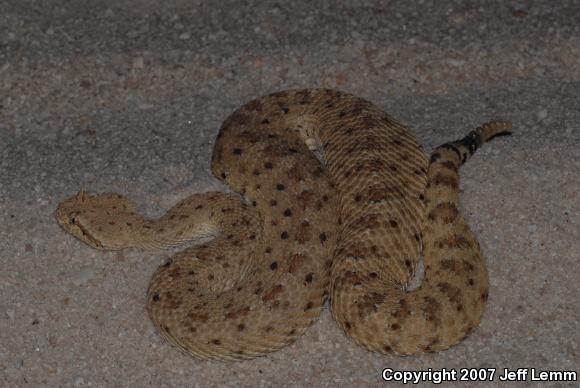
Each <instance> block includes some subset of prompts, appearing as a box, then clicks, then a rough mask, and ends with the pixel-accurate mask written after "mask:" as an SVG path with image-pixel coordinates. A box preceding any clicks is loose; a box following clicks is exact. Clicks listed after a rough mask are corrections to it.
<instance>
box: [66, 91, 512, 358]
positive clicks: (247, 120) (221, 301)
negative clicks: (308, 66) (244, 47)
mask: <svg viewBox="0 0 580 388" xmlns="http://www.w3.org/2000/svg"><path fill="white" fill-rule="evenodd" d="M509 128H510V124H509V123H506V122H491V123H487V124H485V125H483V126H481V127H479V128H477V129H476V130H474V131H472V132H471V133H470V134H469V135H468V136H466V137H465V138H463V139H462V140H459V141H456V142H452V143H447V144H444V145H442V146H440V147H438V148H436V149H435V151H434V152H433V154H432V156H431V160H430V162H428V161H427V158H426V157H425V154H424V152H423V151H422V149H421V147H420V146H419V145H418V144H417V142H416V140H415V138H414V136H413V134H412V133H411V132H410V131H409V130H408V129H407V127H406V126H404V125H402V124H401V123H399V122H398V121H396V120H394V119H393V118H391V117H390V116H389V115H387V114H386V113H384V112H382V111H381V110H380V109H379V108H377V107H376V106H375V105H373V104H372V103H370V102H368V101H366V100H363V99H361V98H358V97H355V96H352V95H350V94H346V93H344V92H340V91H335V90H326V89H307V90H290V91H284V92H279V93H275V94H272V95H269V96H265V97H262V98H260V99H257V100H254V101H252V102H250V103H248V104H246V105H244V106H243V107H241V108H239V109H238V110H236V111H235V112H234V113H233V114H232V115H231V116H230V117H229V118H228V119H227V120H226V121H225V123H224V124H223V126H222V128H221V130H220V132H219V134H218V137H217V140H216V144H215V148H214V152H213V160H212V171H213V173H214V175H215V176H216V177H217V178H219V179H221V180H223V181H225V182H226V183H227V184H228V185H229V186H230V187H231V189H232V190H233V191H234V192H236V193H237V194H228V193H220V192H211V193H201V194H195V195H192V196H191V197H189V198H186V199H184V200H183V201H181V202H180V203H178V204H177V205H176V206H174V207H173V208H172V209H171V210H169V211H168V212H167V213H166V214H165V215H164V216H163V217H161V218H159V219H157V220H150V219H145V218H143V217H142V216H140V215H139V214H136V207H135V205H134V204H133V203H132V202H131V201H129V200H128V199H126V198H125V197H123V196H121V195H119V194H114V193H104V194H100V195H96V196H90V195H88V194H85V193H84V192H80V193H79V194H77V195H75V196H73V197H71V198H69V199H67V200H66V201H64V202H62V203H61V204H60V205H59V207H58V209H57V210H56V213H55V215H56V219H57V220H58V223H59V224H60V225H61V226H62V227H63V228H64V229H65V230H66V231H67V232H69V233H71V234H72V235H74V236H75V237H77V238H79V239H80V240H82V241H83V242H85V243H87V244H89V245H90V246H92V247H95V248H98V249H106V250H113V249H124V248H131V247H137V248H143V249H160V248H168V247H173V246H180V245H184V244H189V245H188V247H186V248H185V249H184V250H182V251H180V252H179V253H177V254H176V255H175V256H173V257H172V258H171V259H170V260H169V261H167V263H166V264H164V265H162V266H161V267H159V269H158V270H157V271H156V272H155V274H154V275H153V278H152V280H151V283H150V286H149V291H148V297H147V299H148V301H147V303H148V311H149V315H150V317H151V319H152V321H153V322H154V324H155V326H156V327H157V329H158V330H159V332H160V333H161V334H162V335H163V336H164V337H165V338H166V339H168V340H169V341H170V342H171V343H172V344H174V345H176V346H177V347H178V348H180V349H181V350H183V351H185V352H186V353H188V354H190V355H193V356H195V357H198V358H202V359H215V360H241V359H249V358H253V357H257V356H261V355H264V354H266V353H269V352H271V351H274V350H276V349H279V348H281V347H283V346H285V345H288V344H289V343H291V342H293V341H294V340H295V339H296V338H298V337H299V336H300V335H301V334H302V333H304V331H305V330H306V329H307V328H308V327H309V326H310V325H311V324H312V323H313V322H314V321H315V320H316V319H317V317H318V316H319V314H320V311H321V309H322V306H323V303H324V301H325V299H326V298H327V297H330V301H331V303H330V305H331V310H332V315H333V317H334V319H335V320H336V321H337V322H338V325H339V326H340V327H341V328H342V329H343V330H344V331H345V332H346V334H347V335H349V336H350V337H351V338H352V339H354V341H355V342H356V343H358V344H360V345H362V346H363V347H365V348H367V349H369V350H372V351H375V352H380V353H390V352H392V353H396V354H400V355H410V354H415V353H421V352H427V351H437V350H443V349H446V348H448V347H450V346H452V345H454V344H456V343H457V342H459V341H461V340H462V339H463V338H464V337H465V336H466V335H467V334H469V333H470V332H471V331H472V330H473V329H474V328H475V327H476V326H477V325H478V323H479V321H480V319H481V315H482V313H483V310H484V307H485V303H486V300H487V296H488V275H487V270H486V267H485V263H484V259H483V257H482V254H481V252H480V248H479V244H478V242H477V240H476V239H475V236H474V235H473V233H472V232H471V231H470V229H469V227H468V225H467V224H466V222H465V221H464V219H463V217H462V215H461V214H460V212H459V210H458V209H459V205H458V201H459V199H458V190H459V189H458V179H459V177H458V170H459V167H460V165H462V164H463V163H465V161H466V160H467V159H468V158H469V157H470V156H471V155H472V154H473V153H474V152H475V150H476V149H477V148H478V147H479V146H480V145H481V144H482V143H484V142H485V141H487V140H489V139H490V138H491V137H493V136H495V135H498V134H504V133H507V130H508V129H509ZM421 255H422V256H423V257H424V259H423V260H424V269H425V276H424V279H423V281H422V284H421V285H420V286H419V287H418V288H417V289H414V290H409V284H410V282H411V280H412V279H413V276H414V273H415V269H416V265H417V263H418V261H419V259H420V257H421Z"/></svg>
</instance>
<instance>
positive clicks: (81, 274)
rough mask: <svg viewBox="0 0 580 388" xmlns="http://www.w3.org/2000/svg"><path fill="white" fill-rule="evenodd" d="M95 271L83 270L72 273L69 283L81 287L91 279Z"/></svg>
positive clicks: (90, 269)
mask: <svg viewBox="0 0 580 388" xmlns="http://www.w3.org/2000/svg"><path fill="white" fill-rule="evenodd" d="M94 275H95V271H94V270H93V269H92V268H83V269H80V270H77V271H75V272H73V273H72V275H71V281H72V282H73V284H74V285H75V286H77V287H78V286H82V285H83V284H85V283H87V282H88V281H89V280H91V279H92V278H93V276H94Z"/></svg>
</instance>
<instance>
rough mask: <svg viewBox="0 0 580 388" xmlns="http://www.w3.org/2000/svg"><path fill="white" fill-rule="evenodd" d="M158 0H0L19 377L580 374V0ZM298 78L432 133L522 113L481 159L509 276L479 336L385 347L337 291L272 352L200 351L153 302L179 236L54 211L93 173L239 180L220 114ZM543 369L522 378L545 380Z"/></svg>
mask: <svg viewBox="0 0 580 388" xmlns="http://www.w3.org/2000/svg"><path fill="white" fill-rule="evenodd" d="M156 3H157V2H154V1H146V0H142V1H130V2H129V1H126V2H124V3H123V2H122V3H119V2H116V1H105V0H101V1H93V2H91V3H90V4H91V5H90V7H89V6H86V4H89V3H86V2H71V1H64V0H55V1H23V0H3V1H0V9H1V11H0V163H1V165H0V195H1V199H0V219H2V223H1V225H0V247H1V248H0V252H1V253H0V386H3V387H16V386H33V387H38V386H47V387H69V386H75V387H85V386H92V387H146V386H152V387H173V386H192V387H206V386H210V387H214V386H215V387H226V386H307V385H308V386H333V387H334V386H359V387H365V386H382V385H385V384H386V383H385V382H383V381H382V379H381V371H382V370H383V369H384V368H392V369H394V370H399V371H402V370H406V371H411V370H428V368H432V369H433V370H439V369H441V368H447V369H454V370H457V371H459V370H460V368H495V369H496V375H495V376H494V381H493V382H492V383H491V385H500V381H499V375H501V374H503V369H504V368H510V369H513V370H515V369H517V368H537V370H547V371H560V370H576V372H580V367H579V365H580V341H579V340H580V323H579V322H580V290H579V287H578V284H580V272H579V269H578V268H579V266H578V263H579V259H580V243H579V241H578V240H579V237H580V233H579V231H580V230H579V226H578V224H579V216H578V215H579V214H580V209H579V208H580V124H579V123H580V110H579V109H578V108H579V106H580V92H579V90H580V60H579V58H580V5H579V3H578V2H574V1H562V2H552V1H520V2H514V3H510V2H501V1H497V2H493V1H486V2H481V5H477V4H476V6H473V5H466V3H464V2H460V1H455V2H448V1H434V0H433V1H427V0H425V1H417V2H406V1H390V2H383V3H381V2H372V1H358V2H357V1H352V2H351V1H336V2H328V1H324V2H322V1H321V2H310V1H303V0H299V1H292V2H280V3H276V4H275V3H274V2H270V3H268V5H265V4H264V2H260V1H237V2H236V1H215V2H203V3H202V2H201V1H181V2H180V1H166V2H163V4H164V5H163V8H158V6H156V5H155V4H156ZM210 3H211V4H210ZM470 3H474V4H475V3H477V2H470ZM556 3H557V4H559V6H557V7H556V6H555V5H554V4H556ZM294 87H332V88H340V89H343V90H346V91H349V92H352V93H355V94H358V95H360V96H363V97H366V98H368V99H371V100H372V101H374V102H375V103H377V104H378V105H379V106H381V107H383V108H384V109H385V110H386V111H388V112H389V113H391V114H392V115H393V116H395V117H398V118H400V119H401V120H403V121H405V122H407V123H409V124H410V125H411V126H412V127H413V128H414V130H415V131H416V133H417V136H418V138H419V140H420V141H421V143H422V144H424V145H425V148H426V149H427V150H431V149H432V148H433V147H434V146H436V145H438V144H440V143H443V142H445V141H447V140H453V139H455V138H457V137H459V136H461V135H462V134H465V133H466V132H467V131H468V130H470V129H471V128H473V127H474V126H476V125H478V124H480V123H482V122H484V121H486V120H489V119H491V118H505V119H509V120H511V121H513V123H514V127H515V131H516V132H515V133H514V135H513V136H511V137H508V138H500V139H497V140H495V141H494V142H493V143H491V144H490V145H488V146H487V147H484V148H483V149H482V150H481V151H480V152H479V153H478V154H477V155H476V156H475V157H474V158H473V159H472V160H471V161H470V162H469V163H468V165H466V166H465V168H464V169H463V170H462V182H461V189H462V206H463V209H464V212H465V215H466V218H467V219H468V221H469V223H470V225H471V226H472V228H473V229H474V231H475V232H476V234H477V236H478V237H479V240H480V242H481V246H482V249H483V251H484V252H485V255H486V257H487V262H488V266H489V271H490V277H491V293H490V298H489V305H488V309H487V311H486V313H485V316H484V319H483V322H482V323H481V326H480V327H479V328H478V329H477V330H476V331H475V332H474V333H473V334H472V335H471V336H470V337H469V338H468V339H467V340H465V341H464V342H462V343H461V344H459V345H458V346H456V347H454V348H452V349H450V350H448V351H445V352H442V353H437V354H428V355H422V356H418V357H406V358H400V357H396V356H382V355H376V354H372V353H369V352H367V351H365V350H363V349H361V348H359V347H357V346H355V345H354V344H353V343H352V342H351V341H350V340H349V339H347V338H346V337H345V336H344V335H343V334H342V332H341V331H340V330H339V329H338V328H337V326H336V325H335V323H334V322H333V321H332V319H331V316H330V313H329V311H328V309H326V310H325V311H324V312H323V314H322V316H321V319H320V321H319V322H318V323H316V324H315V325H314V326H313V327H312V328H311V329H310V330H309V331H308V332H307V334H306V335H305V336H304V337H303V338H301V339H300V340H299V341H297V342H296V343H295V344H293V345H291V346H289V347H287V348H285V349H283V350H281V351H279V352H276V353H273V354H271V355H269V356H267V357H263V358H260V359H256V360H252V361H248V362H243V363H234V364H222V363H211V362H201V361H197V360H195V359H192V358H190V357H187V356H184V355H182V354H181V353H180V352H178V351H176V350H175V349H174V348H172V347H171V346H169V345H168V344H166V343H164V342H163V341H162V339H161V338H160V337H159V336H158V335H157V334H156V332H155V330H154V328H153V325H152V324H151V322H150V321H149V319H148V318H147V315H146V311H145V291H146V288H147V283H148V281H149V278H150V276H151V274H152V273H153V271H154V270H155V268H156V267H157V266H158V265H159V264H160V263H162V262H163V260H164V259H165V258H166V257H167V255H164V254H160V255H150V254H147V255H144V254H142V253H140V252H138V251H123V252H118V253H103V252H98V251H96V250H93V249H91V248H89V247H88V246H85V245H83V244H82V243H81V242H79V241H77V240H75V239H73V238H72V237H71V236H69V235H67V234H65V233H64V232H63V231H62V230H61V229H60V228H59V227H58V225H57V224H56V222H55V221H54V218H53V215H52V213H53V211H54V209H55V207H56V205H57V204H58V202H59V201H61V200H63V199H64V198H65V197H67V196H69V195H71V194H73V193H75V192H76V191H77V190H78V189H80V188H85V189H87V190H89V191H91V192H101V191H109V190H112V191H118V192H121V193H124V194H126V195H129V196H130V197H131V198H134V199H135V200H136V201H137V202H138V203H139V206H140V208H141V210H142V211H143V212H145V213H146V214H148V215H151V216H155V215H159V214H161V213H162V212H163V209H167V208H169V207H170V206H171V205H172V204H173V203H175V202H176V201H177V200H178V199H180V198H183V197H184V196H186V195H188V194H190V193H193V192H196V191H201V190H208V189H211V188H217V187H219V185H218V184H217V183H216V182H215V181H214V180H213V178H212V177H211V174H210V172H209V161H210V155H211V150H212V145H213V141H214V137H215V135H216V133H217V130H218V128H219V126H220V123H221V122H222V121H223V120H224V119H225V118H226V117H227V115H228V114H229V113H230V112H231V111H232V110H233V109H234V108H236V107H238V106H240V105H241V104H243V103H244V102H247V101H248V100H250V99H253V98H255V97H257V96H259V95H262V94H266V93H269V92H273V91H277V90H281V89H286V88H294ZM529 378H530V377H529V376H528V381H527V382H523V383H521V384H519V385H512V386H529V385H539V384H540V382H532V381H530V380H529ZM460 385H462V386H466V387H467V386H478V385H481V386H483V385H484V384H483V383H474V382H471V383H465V382H464V383H462V384H460ZM485 385H488V384H485ZM552 385H553V386H576V387H577V386H578V382H560V383H553V384H552Z"/></svg>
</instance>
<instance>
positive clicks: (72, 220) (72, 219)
mask: <svg viewBox="0 0 580 388" xmlns="http://www.w3.org/2000/svg"><path fill="white" fill-rule="evenodd" d="M76 222H77V220H76V219H75V218H74V217H72V218H71V219H70V223H71V224H73V225H74V224H76Z"/></svg>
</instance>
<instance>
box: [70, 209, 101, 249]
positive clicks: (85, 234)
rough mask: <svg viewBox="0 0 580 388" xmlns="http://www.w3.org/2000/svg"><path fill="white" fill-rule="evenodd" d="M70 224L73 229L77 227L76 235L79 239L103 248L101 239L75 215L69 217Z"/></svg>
mask: <svg viewBox="0 0 580 388" xmlns="http://www.w3.org/2000/svg"><path fill="white" fill-rule="evenodd" d="M69 226H70V228H71V229H75V230H76V231H77V233H75V234H74V235H75V236H77V237H78V238H79V239H81V240H83V241H85V242H87V243H88V244H90V245H91V246H93V247H95V248H98V249H103V244H102V243H101V241H100V240H99V239H97V238H96V237H94V236H93V235H92V234H91V233H90V232H89V231H88V230H87V229H86V228H85V227H84V226H83V225H82V224H81V223H79V222H78V220H77V219H76V218H75V217H74V216H70V218H69Z"/></svg>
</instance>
